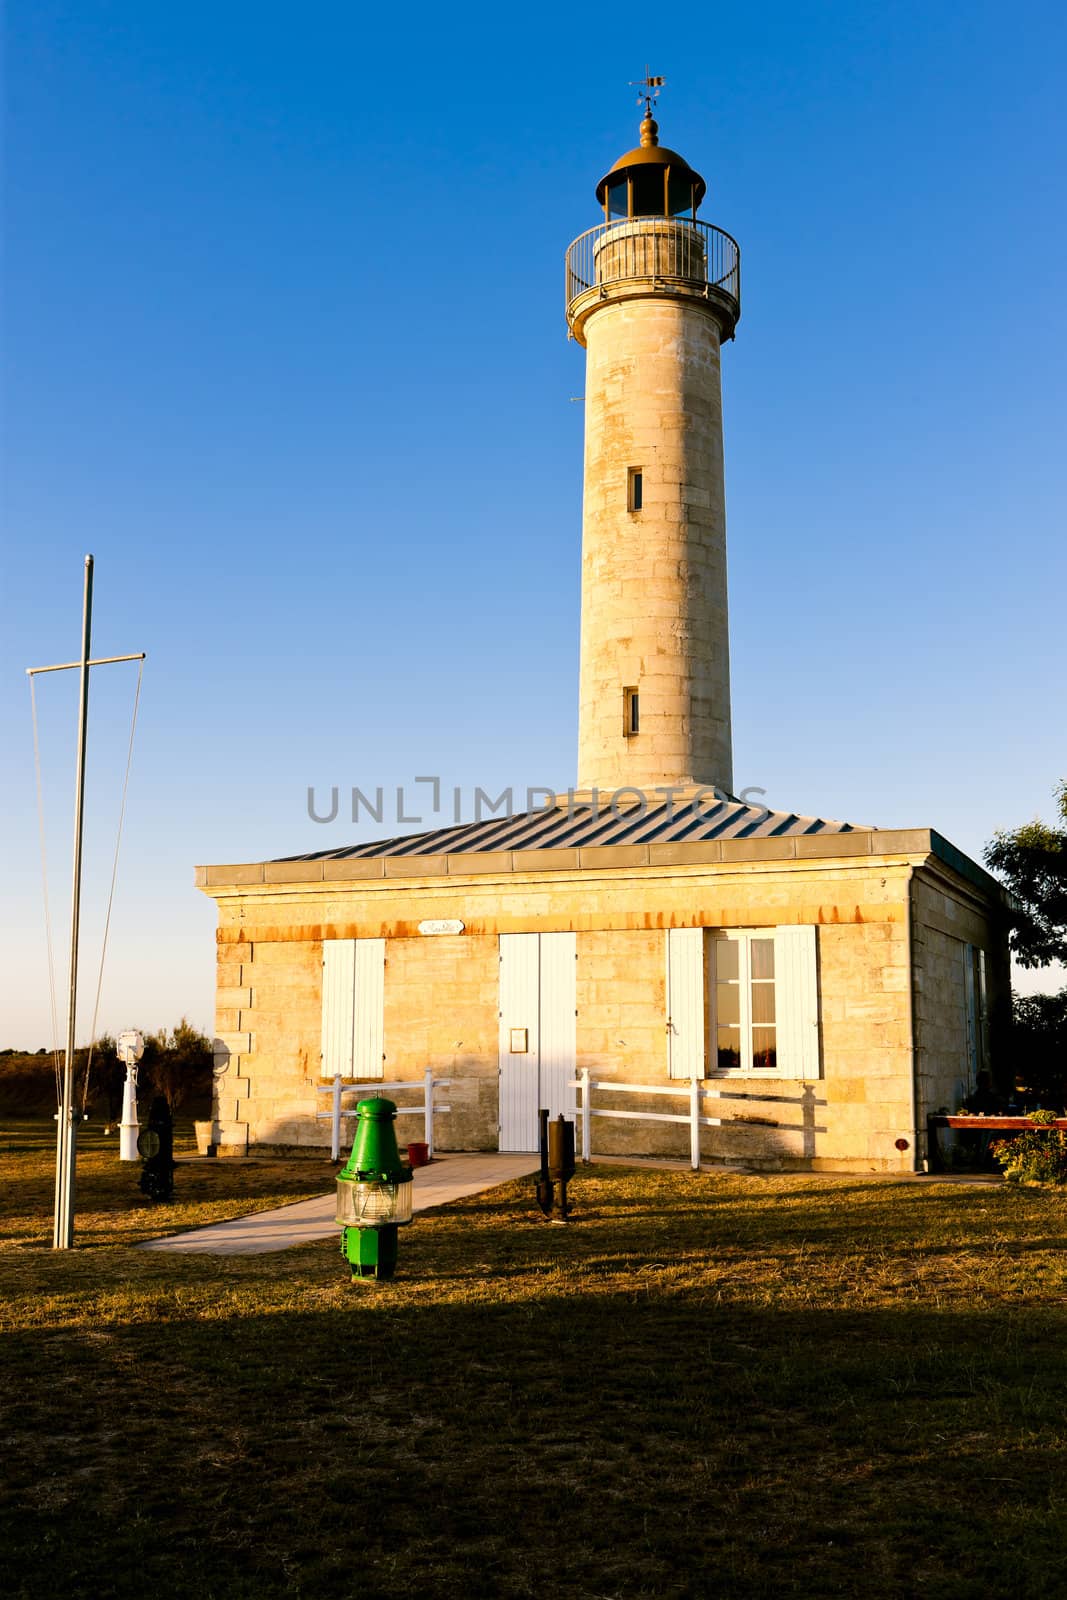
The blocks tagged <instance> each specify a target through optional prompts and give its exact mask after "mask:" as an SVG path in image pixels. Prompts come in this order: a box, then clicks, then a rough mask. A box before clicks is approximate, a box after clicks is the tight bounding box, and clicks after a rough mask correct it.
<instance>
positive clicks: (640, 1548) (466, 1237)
mask: <svg viewBox="0 0 1067 1600" xmlns="http://www.w3.org/2000/svg"><path fill="white" fill-rule="evenodd" d="M5 1143H7V1141H5ZM14 1143H15V1146H16V1147H15V1148H11V1146H10V1144H8V1153H7V1154H6V1155H5V1158H4V1168H5V1172H4V1188H3V1194H4V1202H3V1203H4V1215H3V1218H2V1223H0V1227H2V1234H3V1245H4V1248H3V1249H2V1250H0V1288H2V1290H3V1306H2V1312H0V1318H2V1327H3V1329H4V1348H5V1385H4V1395H5V1402H4V1415H3V1418H2V1421H0V1434H2V1438H3V1449H4V1468H5V1474H4V1475H5V1480H6V1483H5V1487H4V1489H3V1492H2V1498H0V1533H2V1535H3V1538H4V1548H5V1549H6V1551H7V1552H8V1555H7V1566H6V1577H7V1579H8V1586H7V1587H8V1592H9V1593H10V1594H12V1595H15V1596H33V1597H35V1600H36V1596H38V1595H40V1594H42V1593H45V1592H50V1591H51V1590H52V1589H53V1588H62V1589H63V1590H65V1592H66V1593H67V1594H70V1595H79V1596H80V1595H94V1596H95V1595H101V1596H103V1595H118V1596H126V1595H134V1594H138V1595H140V1594H142V1593H145V1592H151V1591H152V1590H153V1589H165V1590H168V1591H170V1592H171V1593H174V1594H177V1595H186V1594H189V1595H193V1594H196V1595H198V1596H206V1597H210V1596H218V1597H220V1600H222V1597H230V1596H236V1597H245V1596H247V1597H249V1600H251V1597H253V1596H255V1597H257V1600H262V1597H274V1596H282V1595H295V1596H305V1595H306V1596H313V1595H314V1596H320V1595H327V1594H336V1593H338V1592H340V1591H341V1586H342V1585H343V1586H344V1588H345V1590H346V1591H348V1590H350V1591H352V1592H354V1593H358V1594H359V1596H360V1600H375V1597H378V1596H381V1597H385V1596H389V1597H391V1600H392V1597H394V1596H396V1595H397V1594H398V1593H422V1594H424V1595H427V1596H431V1597H437V1596H444V1595H450V1594H452V1593H454V1592H455V1593H460V1592H462V1593H463V1594H464V1595H467V1596H472V1595H473V1596H483V1595H484V1596H493V1595H501V1596H533V1595H535V1594H536V1595H541V1594H543V1593H545V1592H553V1593H570V1594H573V1595H575V1596H581V1597H599V1596H605V1597H606V1596H628V1597H629V1596H634V1597H638V1596H649V1597H651V1596H689V1595H692V1596H704V1595H708V1596H712V1595H714V1596H728V1597H733V1596H737V1597H746V1600H747V1597H751V1596H762V1595H764V1594H767V1595H770V1594H775V1595H830V1594H835V1595H844V1596H856V1597H858V1596H861V1595H862V1596H864V1597H865V1600H866V1597H871V1596H902V1595H911V1594H913V1593H918V1594H924V1595H934V1596H939V1597H940V1596H944V1597H959V1600H963V1597H971V1596H976V1595H987V1594H993V1595H999V1594H1008V1593H1012V1592H1018V1593H1021V1594H1030V1593H1033V1594H1037V1593H1041V1594H1050V1595H1052V1594H1062V1593H1064V1592H1065V1588H1064V1582H1063V1577H1062V1572H1063V1561H1062V1548H1063V1541H1064V1536H1065V1533H1067V1527H1065V1518H1064V1484H1065V1474H1064V1461H1065V1445H1067V1420H1065V1419H1067V1370H1065V1366H1064V1360H1063V1349H1064V1335H1065V1333H1067V1264H1065V1263H1067V1258H1065V1255H1064V1244H1065V1233H1067V1226H1065V1217H1064V1211H1063V1204H1064V1201H1063V1197H1062V1196H1060V1195H1057V1194H1051V1195H1050V1194H1045V1193H1043V1192H1039V1191H1034V1190H1015V1189H1009V1188H1007V1187H1004V1186H988V1185H987V1186H984V1187H982V1186H979V1187H965V1186H959V1185H948V1184H946V1185H938V1186H929V1187H927V1186H918V1185H914V1184H906V1183H887V1182H875V1181H865V1180H862V1179H858V1178H857V1179H851V1180H849V1179H845V1180H830V1179H822V1178H816V1177H813V1178H792V1177H791V1178H741V1177H731V1176H720V1175H709V1174H702V1175H700V1176H699V1177H695V1178H694V1177H690V1176H689V1175H685V1174H677V1175H676V1174H668V1173H663V1172H651V1171H635V1170H633V1169H624V1168H609V1167H599V1168H593V1169H592V1170H591V1172H589V1173H588V1174H584V1175H580V1177H579V1179H578V1180H577V1181H576V1183H575V1185H574V1198H575V1201H576V1203H577V1206H578V1215H577V1218H576V1220H575V1222H574V1223H573V1225H572V1226H571V1227H569V1228H560V1227H552V1226H550V1225H548V1224H546V1223H544V1222H543V1221H541V1220H540V1219H539V1216H538V1214H537V1213H536V1212H535V1211H534V1209H533V1207H532V1205H531V1193H530V1185H529V1184H528V1183H527V1184H512V1185H509V1186H507V1187H505V1188H502V1189H498V1190H495V1191H493V1192H492V1193H490V1194H488V1195H483V1196H480V1197H477V1198H474V1199H471V1200H469V1201H465V1202H463V1203H462V1204H459V1205H455V1206H451V1207H449V1208H447V1209H445V1210H443V1211H440V1212H437V1213H432V1214H430V1215H427V1216H424V1217H422V1218H419V1219H417V1220H416V1222H415V1224H414V1225H413V1226H412V1227H411V1228H410V1229H408V1230H406V1231H405V1233H404V1234H403V1236H402V1239H401V1261H400V1272H401V1275H400V1276H399V1277H398V1278H397V1279H396V1280H395V1281H394V1283H392V1284H389V1285H384V1284H383V1285H379V1284H375V1283H373V1282H371V1283H364V1284H359V1285H355V1286H350V1285H349V1284H348V1282H347V1278H346V1274H345V1269H344V1266H343V1263H342V1262H341V1260H340V1257H339V1254H338V1251H337V1248H336V1246H335V1245H333V1244H330V1243H326V1244H319V1245H309V1246H306V1247H303V1248H300V1249H295V1250H291V1251H287V1252H284V1253H283V1254H278V1255H268V1256H258V1257H250V1258H244V1259H233V1258H231V1259H226V1258H214V1257H185V1258H180V1257H177V1258H170V1257H167V1256H165V1255H162V1254H158V1253H149V1254H145V1253H142V1252H138V1251H135V1250H133V1249H131V1248H130V1245H131V1244H132V1243H133V1241H134V1240H135V1239H136V1238H137V1237H138V1236H145V1235H147V1234H149V1233H151V1232H153V1231H160V1229H159V1227H158V1224H159V1223H160V1221H161V1220H162V1218H163V1216H164V1213H162V1212H160V1211H156V1212H152V1211H151V1210H150V1209H149V1208H148V1207H147V1206H146V1205H144V1204H143V1203H142V1202H141V1201H140V1197H139V1196H136V1188H135V1177H133V1176H131V1169H129V1168H120V1167H119V1166H118V1163H117V1162H115V1161H114V1157H113V1155H108V1156H106V1157H105V1156H103V1155H100V1154H97V1155H94V1154H93V1153H92V1151H91V1150H90V1151H89V1152H88V1153H87V1156H86V1159H85V1161H84V1162H83V1170H84V1173H85V1177H84V1182H83V1184H82V1188H81V1201H82V1204H83V1205H84V1207H85V1210H84V1213H83V1216H84V1226H83V1229H82V1231H81V1233H80V1234H79V1238H80V1239H81V1241H82V1246H81V1248H79V1249H78V1250H77V1251H75V1252H74V1253H72V1254H69V1255H67V1254H56V1253H53V1252H52V1251H51V1250H50V1249H48V1248H47V1238H48V1235H49V1225H48V1216H47V1212H48V1198H49V1189H50V1182H51V1172H50V1156H49V1152H48V1150H47V1146H46V1145H43V1144H42V1143H41V1141H40V1140H39V1139H34V1138H26V1137H22V1138H21V1140H20V1138H19V1136H18V1134H17V1133H16V1138H15V1141H14ZM20 1144H21V1148H19V1145H20ZM94 1163H95V1165H94ZM133 1171H134V1173H135V1171H136V1169H133ZM329 1176H330V1169H329V1167H328V1166H327V1165H325V1164H324V1165H322V1166H317V1167H316V1166H312V1165H310V1164H308V1163H305V1162H289V1163H285V1162H278V1163H267V1162H264V1163H257V1164H255V1165H251V1164H250V1165H248V1166H245V1167H240V1166H238V1165H237V1164H234V1165H232V1166H230V1165H228V1164H222V1163H219V1164H214V1165H211V1164H202V1165H200V1164H198V1165H195V1166H194V1165H188V1166H184V1165H183V1166H182V1167H181V1168H180V1169H179V1172H178V1184H179V1195H180V1196H181V1198H182V1204H181V1208H180V1210H179V1209H178V1208H175V1210H174V1211H173V1213H171V1214H170V1215H168V1216H167V1218H166V1220H167V1223H168V1225H169V1224H170V1223H172V1222H173V1223H175V1224H178V1223H180V1225H182V1226H189V1225H191V1224H194V1223H197V1222H201V1221H205V1220H213V1219H214V1218H216V1217H219V1216H222V1215H234V1214H236V1213H237V1212H239V1211H241V1210H246V1209H252V1207H253V1206H254V1205H262V1204H269V1203H280V1202H281V1201H283V1200H288V1199H294V1198H299V1197H300V1195H301V1194H305V1193H308V1192H315V1191H316V1190H321V1189H323V1188H325V1187H328V1186H329V1184H328V1180H329ZM324 1178H325V1179H326V1180H327V1182H326V1183H324V1182H323V1179H324ZM134 1196H136V1198H132V1197H134ZM249 1202H251V1204H249Z"/></svg>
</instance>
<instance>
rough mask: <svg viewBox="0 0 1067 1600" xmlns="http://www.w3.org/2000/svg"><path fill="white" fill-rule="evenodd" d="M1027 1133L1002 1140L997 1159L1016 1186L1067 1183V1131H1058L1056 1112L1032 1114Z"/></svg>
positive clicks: (1059, 1129) (995, 1154) (996, 1147)
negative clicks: (1021, 1184) (1019, 1184)
mask: <svg viewBox="0 0 1067 1600" xmlns="http://www.w3.org/2000/svg"><path fill="white" fill-rule="evenodd" d="M1030 1121H1031V1122H1032V1123H1033V1124H1034V1126H1033V1127H1032V1128H1027V1130H1026V1132H1025V1133H1018V1134H1015V1135H1014V1136H1013V1137H1012V1138H1010V1139H998V1140H997V1142H996V1144H995V1145H994V1146H993V1155H994V1156H995V1158H996V1160H997V1161H998V1162H999V1164H1000V1166H1001V1167H1003V1169H1004V1176H1005V1177H1006V1178H1007V1179H1009V1181H1010V1182H1012V1183H1067V1129H1063V1128H1054V1127H1052V1126H1050V1124H1052V1123H1054V1122H1055V1121H1056V1113H1055V1112H1054V1111H1031V1113H1030Z"/></svg>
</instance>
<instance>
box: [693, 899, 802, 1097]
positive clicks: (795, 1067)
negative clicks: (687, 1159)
mask: <svg viewBox="0 0 1067 1600" xmlns="http://www.w3.org/2000/svg"><path fill="white" fill-rule="evenodd" d="M667 1003H668V1020H667V1040H668V1071H669V1074H670V1076H671V1077H672V1078H691V1077H698V1078H705V1077H712V1076H714V1077H719V1076H726V1075H731V1076H737V1077H782V1078H817V1077H818V1076H819V1071H820V1069H819V996H818V954H817V942H816V930H815V928H814V927H808V926H801V927H792V926H790V927H779V928H759V929H732V928H731V929H718V928H672V929H671V930H670V931H669V933H668V934H667Z"/></svg>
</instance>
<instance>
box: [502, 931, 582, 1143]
mask: <svg viewBox="0 0 1067 1600" xmlns="http://www.w3.org/2000/svg"><path fill="white" fill-rule="evenodd" d="M576 955H577V940H576V936H575V935H574V934H573V933H544V934H536V933H502V934H501V935H500V1148H501V1150H536V1149H537V1134H538V1127H537V1113H538V1111H539V1110H540V1108H541V1107H542V1106H544V1107H546V1108H547V1110H548V1113H549V1115H550V1116H552V1117H557V1116H559V1115H560V1113H561V1112H562V1113H563V1115H564V1116H570V1117H573V1115H574V1108H575V1090H574V1089H573V1088H572V1087H571V1085H572V1084H573V1082H574V1074H575V1038H576V1022H575V1013H576V994H577V980H576V970H575V969H576V964H577V963H576Z"/></svg>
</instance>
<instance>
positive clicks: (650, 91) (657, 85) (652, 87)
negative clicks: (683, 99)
mask: <svg viewBox="0 0 1067 1600" xmlns="http://www.w3.org/2000/svg"><path fill="white" fill-rule="evenodd" d="M666 82H667V80H666V78H654V77H653V76H652V74H651V73H650V72H649V70H648V62H647V61H646V62H645V75H644V77H643V78H631V79H630V88H631V89H640V91H641V93H640V94H639V95H638V97H637V103H638V105H640V104H641V101H642V100H643V101H644V102H645V116H646V117H650V116H651V115H652V106H653V104H654V102H655V101H657V100H658V99H659V92H660V90H661V89H662V88H663V85H664V84H665V83H666Z"/></svg>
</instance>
